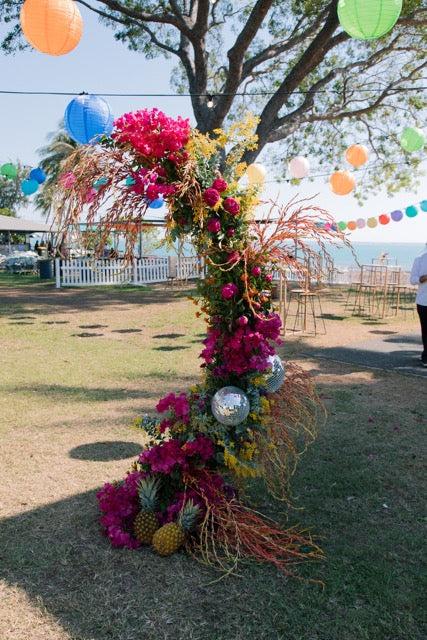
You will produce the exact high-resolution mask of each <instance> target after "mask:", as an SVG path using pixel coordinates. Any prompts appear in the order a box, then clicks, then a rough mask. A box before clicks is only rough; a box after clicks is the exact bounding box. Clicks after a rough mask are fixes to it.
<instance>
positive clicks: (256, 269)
mask: <svg viewBox="0 0 427 640" xmlns="http://www.w3.org/2000/svg"><path fill="white" fill-rule="evenodd" d="M251 274H252V275H253V276H255V278H257V277H258V276H260V275H261V267H258V266H255V267H252V269H251Z"/></svg>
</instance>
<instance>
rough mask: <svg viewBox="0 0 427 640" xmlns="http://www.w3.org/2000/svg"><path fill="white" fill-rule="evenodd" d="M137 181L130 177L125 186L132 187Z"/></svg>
mask: <svg viewBox="0 0 427 640" xmlns="http://www.w3.org/2000/svg"><path fill="white" fill-rule="evenodd" d="M135 182H136V180H134V179H133V178H131V176H128V177H127V178H126V180H125V185H126V186H127V187H131V186H132V185H133V184H135Z"/></svg>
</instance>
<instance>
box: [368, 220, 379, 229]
mask: <svg viewBox="0 0 427 640" xmlns="http://www.w3.org/2000/svg"><path fill="white" fill-rule="evenodd" d="M366 224H367V225H368V227H369V228H370V229H375V227H376V226H377V224H378V220H377V219H376V218H368V219H367V221H366Z"/></svg>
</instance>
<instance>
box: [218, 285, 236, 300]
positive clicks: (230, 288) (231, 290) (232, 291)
mask: <svg viewBox="0 0 427 640" xmlns="http://www.w3.org/2000/svg"><path fill="white" fill-rule="evenodd" d="M238 291H239V288H238V287H237V285H235V284H234V282H229V283H228V284H225V285H224V286H223V287H222V289H221V295H222V297H223V298H224V299H225V300H230V299H231V298H233V296H235V295H236V293H237V292H238Z"/></svg>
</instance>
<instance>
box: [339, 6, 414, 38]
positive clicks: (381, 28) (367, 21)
mask: <svg viewBox="0 0 427 640" xmlns="http://www.w3.org/2000/svg"><path fill="white" fill-rule="evenodd" d="M401 10H402V0H339V2H338V20H339V21H340V24H341V26H342V28H343V29H344V31H346V32H347V33H348V35H349V36H351V37H352V38H358V39H359V40H373V39H375V38H380V37H381V36H383V35H384V34H385V33H387V32H388V31H390V29H392V28H393V27H394V25H395V23H396V21H397V19H398V17H399V15H400V12H401Z"/></svg>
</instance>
